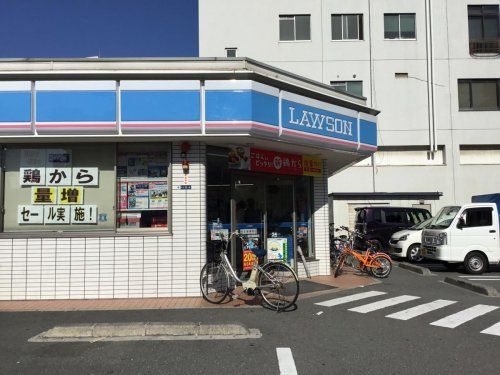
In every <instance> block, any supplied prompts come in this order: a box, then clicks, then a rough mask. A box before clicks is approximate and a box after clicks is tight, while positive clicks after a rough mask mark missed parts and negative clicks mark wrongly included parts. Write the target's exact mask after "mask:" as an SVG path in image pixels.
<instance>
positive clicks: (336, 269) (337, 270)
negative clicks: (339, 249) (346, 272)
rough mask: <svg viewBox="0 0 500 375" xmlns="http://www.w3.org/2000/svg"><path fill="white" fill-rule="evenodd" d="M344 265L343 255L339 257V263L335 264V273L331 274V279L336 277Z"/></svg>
mask: <svg viewBox="0 0 500 375" xmlns="http://www.w3.org/2000/svg"><path fill="white" fill-rule="evenodd" d="M344 263H345V255H341V256H340V258H339V261H338V263H337V267H336V268H335V272H334V273H333V277H338V276H339V275H340V273H341V272H342V268H344Z"/></svg>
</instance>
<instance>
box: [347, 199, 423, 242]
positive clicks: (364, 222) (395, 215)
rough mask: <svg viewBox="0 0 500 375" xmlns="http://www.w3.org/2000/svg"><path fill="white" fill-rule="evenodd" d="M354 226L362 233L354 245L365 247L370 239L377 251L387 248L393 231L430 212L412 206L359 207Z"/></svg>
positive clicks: (421, 219)
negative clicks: (361, 236) (362, 236)
mask: <svg viewBox="0 0 500 375" xmlns="http://www.w3.org/2000/svg"><path fill="white" fill-rule="evenodd" d="M356 211H357V212H356V224H355V228H356V229H357V230H359V231H360V232H361V233H363V235H364V238H363V239H358V240H357V241H356V245H357V246H360V247H365V243H366V241H367V240H370V241H371V242H372V243H373V244H374V245H373V247H375V249H376V250H378V251H387V250H388V249H389V240H390V238H391V236H392V234H393V233H395V232H398V231H400V230H403V229H408V228H409V227H412V226H414V225H415V224H419V223H421V222H422V221H425V220H427V219H430V218H431V216H432V215H431V213H430V212H429V211H427V210H426V209H423V208H414V207H391V206H387V207H383V206H378V207H377V206H372V207H359V208H356Z"/></svg>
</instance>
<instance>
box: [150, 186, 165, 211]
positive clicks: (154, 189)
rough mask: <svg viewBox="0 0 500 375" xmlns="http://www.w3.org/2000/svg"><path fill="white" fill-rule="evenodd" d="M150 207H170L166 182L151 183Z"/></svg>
mask: <svg viewBox="0 0 500 375" xmlns="http://www.w3.org/2000/svg"><path fill="white" fill-rule="evenodd" d="M149 208H168V186H167V184H166V183H165V182H150V183H149Z"/></svg>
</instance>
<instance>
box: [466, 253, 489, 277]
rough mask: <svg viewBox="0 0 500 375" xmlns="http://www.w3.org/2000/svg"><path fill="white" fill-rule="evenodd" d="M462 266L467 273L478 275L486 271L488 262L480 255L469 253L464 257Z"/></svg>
mask: <svg viewBox="0 0 500 375" xmlns="http://www.w3.org/2000/svg"><path fill="white" fill-rule="evenodd" d="M464 266H465V271H466V272H467V273H470V274H473V275H480V274H482V273H483V272H484V271H486V268H487V267H488V261H487V260H486V257H485V256H484V255H483V254H481V253H470V254H467V256H466V257H465V261H464Z"/></svg>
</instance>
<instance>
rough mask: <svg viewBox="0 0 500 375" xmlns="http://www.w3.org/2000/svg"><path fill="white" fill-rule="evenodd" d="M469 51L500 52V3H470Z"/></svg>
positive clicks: (475, 52) (476, 52)
mask: <svg viewBox="0 0 500 375" xmlns="http://www.w3.org/2000/svg"><path fill="white" fill-rule="evenodd" d="M468 13H469V52H470V54H471V55H474V54H481V53H486V54H488V53H495V54H498V53H500V22H499V18H500V17H499V6H498V5H469V6H468Z"/></svg>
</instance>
